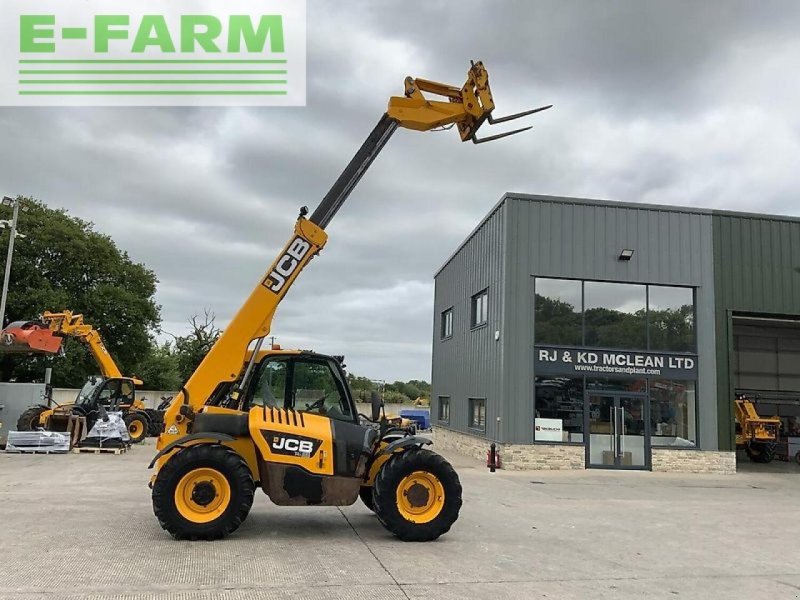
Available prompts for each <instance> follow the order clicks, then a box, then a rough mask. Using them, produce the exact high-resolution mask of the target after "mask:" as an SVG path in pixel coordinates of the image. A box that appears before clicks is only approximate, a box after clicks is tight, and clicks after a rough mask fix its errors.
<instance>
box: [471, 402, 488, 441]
mask: <svg viewBox="0 0 800 600" xmlns="http://www.w3.org/2000/svg"><path fill="white" fill-rule="evenodd" d="M478 402H479V403H481V405H482V406H483V425H476V424H475V422H474V420H473V419H474V417H475V404H476V403H478ZM486 405H487V402H486V398H482V397H470V398H468V399H467V427H468V428H469V429H471V430H473V431H480V432H481V433H486V419H487V411H486Z"/></svg>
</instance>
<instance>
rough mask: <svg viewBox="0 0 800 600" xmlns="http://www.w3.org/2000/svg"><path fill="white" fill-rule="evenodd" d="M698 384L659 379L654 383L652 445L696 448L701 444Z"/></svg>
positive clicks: (652, 395)
mask: <svg viewBox="0 0 800 600" xmlns="http://www.w3.org/2000/svg"><path fill="white" fill-rule="evenodd" d="M695 390H696V383H695V382H694V381H676V380H667V379H658V380H653V381H651V382H650V440H651V441H650V443H651V444H652V445H653V446H677V447H687V446H694V445H695V443H696V442H697V421H696V414H697V413H696V410H695V406H696V403H697V398H696V393H695Z"/></svg>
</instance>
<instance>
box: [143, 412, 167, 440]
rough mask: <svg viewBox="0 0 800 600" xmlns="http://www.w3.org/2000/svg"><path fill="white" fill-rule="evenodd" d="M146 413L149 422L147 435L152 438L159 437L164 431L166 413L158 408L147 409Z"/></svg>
mask: <svg viewBox="0 0 800 600" xmlns="http://www.w3.org/2000/svg"><path fill="white" fill-rule="evenodd" d="M144 412H145V413H146V414H147V418H148V420H149V427H148V428H147V435H148V436H150V437H158V436H159V435H161V434H162V433H163V431H164V411H163V410H158V409H156V408H146V409H145V411H144Z"/></svg>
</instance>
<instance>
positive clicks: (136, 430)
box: [123, 413, 149, 444]
mask: <svg viewBox="0 0 800 600" xmlns="http://www.w3.org/2000/svg"><path fill="white" fill-rule="evenodd" d="M123 420H124V421H125V427H127V428H128V435H129V436H131V443H132V444H139V443H141V442H143V441H144V438H146V437H147V429H148V427H149V424H148V423H147V418H146V417H145V416H144V415H142V414H141V413H128V414H127V415H125V418H124V419H123Z"/></svg>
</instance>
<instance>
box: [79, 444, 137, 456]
mask: <svg viewBox="0 0 800 600" xmlns="http://www.w3.org/2000/svg"><path fill="white" fill-rule="evenodd" d="M127 451H128V447H127V446H123V447H122V448H93V447H86V446H84V447H80V448H73V449H72V452H73V454H125V453H126V452H127Z"/></svg>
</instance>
